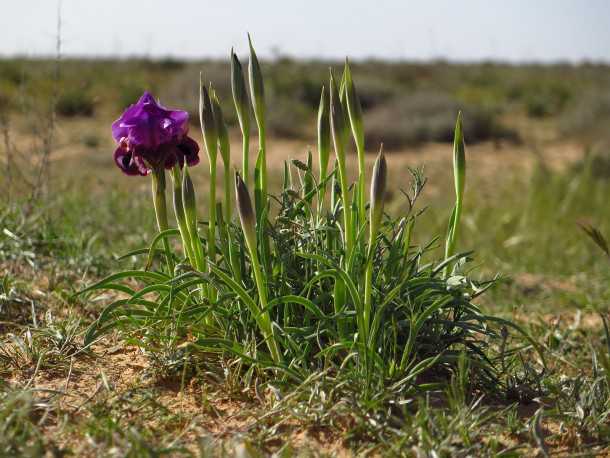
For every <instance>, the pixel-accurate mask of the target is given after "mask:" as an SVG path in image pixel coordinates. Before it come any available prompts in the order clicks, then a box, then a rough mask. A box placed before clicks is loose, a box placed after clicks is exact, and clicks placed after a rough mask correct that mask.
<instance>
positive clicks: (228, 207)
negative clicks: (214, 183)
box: [224, 164, 233, 226]
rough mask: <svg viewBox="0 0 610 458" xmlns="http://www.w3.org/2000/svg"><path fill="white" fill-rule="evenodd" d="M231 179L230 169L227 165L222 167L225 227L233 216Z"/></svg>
mask: <svg viewBox="0 0 610 458" xmlns="http://www.w3.org/2000/svg"><path fill="white" fill-rule="evenodd" d="M232 184H233V182H232V178H231V167H230V166H229V164H225V165H224V188H225V199H224V200H225V223H226V224H227V226H228V225H229V223H230V222H231V216H232V214H233V205H232V200H231V186H232Z"/></svg>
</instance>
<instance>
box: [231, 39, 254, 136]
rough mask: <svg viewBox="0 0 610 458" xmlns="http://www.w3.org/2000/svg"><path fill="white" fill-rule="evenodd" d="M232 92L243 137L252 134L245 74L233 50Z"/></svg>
mask: <svg viewBox="0 0 610 458" xmlns="http://www.w3.org/2000/svg"><path fill="white" fill-rule="evenodd" d="M231 91H232V92H233V103H234V104H235V111H237V119H238V121H239V127H240V128H241V132H242V134H243V135H248V134H249V133H250V106H249V104H248V91H246V83H245V80H244V72H243V69H242V66H241V63H240V62H239V59H238V58H237V55H236V54H235V53H234V52H233V49H231Z"/></svg>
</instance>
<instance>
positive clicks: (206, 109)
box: [199, 75, 218, 161]
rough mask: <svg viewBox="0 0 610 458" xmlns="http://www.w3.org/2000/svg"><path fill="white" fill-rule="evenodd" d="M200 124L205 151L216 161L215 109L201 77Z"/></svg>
mask: <svg viewBox="0 0 610 458" xmlns="http://www.w3.org/2000/svg"><path fill="white" fill-rule="evenodd" d="M199 122H200V123H201V132H202V133H203V141H204V143H205V149H206V150H207V152H208V157H209V158H210V161H215V160H216V154H217V152H218V148H217V143H218V132H217V130H216V121H215V120H214V109H213V107H212V101H211V99H210V93H209V92H208V89H207V88H206V87H205V85H204V84H203V81H201V75H200V91H199Z"/></svg>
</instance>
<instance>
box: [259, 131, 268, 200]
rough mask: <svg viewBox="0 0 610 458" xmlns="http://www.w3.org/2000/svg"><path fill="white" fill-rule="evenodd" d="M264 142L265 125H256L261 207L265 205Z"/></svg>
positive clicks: (265, 164)
mask: <svg viewBox="0 0 610 458" xmlns="http://www.w3.org/2000/svg"><path fill="white" fill-rule="evenodd" d="M266 143H267V142H266V140H265V125H264V124H263V123H260V124H259V125H258V147H259V151H260V155H261V172H260V173H261V191H262V192H261V193H262V201H263V205H266V204H267V152H266V151H267V150H266V146H267V145H266Z"/></svg>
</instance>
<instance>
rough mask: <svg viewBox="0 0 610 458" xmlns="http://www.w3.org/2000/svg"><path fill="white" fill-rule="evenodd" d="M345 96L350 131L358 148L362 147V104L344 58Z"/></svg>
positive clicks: (361, 148)
mask: <svg viewBox="0 0 610 458" xmlns="http://www.w3.org/2000/svg"><path fill="white" fill-rule="evenodd" d="M343 74H344V76H345V98H346V102H347V111H348V114H349V120H350V124H351V126H352V133H353V135H354V140H355V141H356V145H357V147H358V150H363V149H364V128H363V123H362V106H361V105H360V99H359V97H358V93H357V92H356V86H355V85H354V81H353V80H352V73H351V71H350V68H349V62H348V61H347V59H345V71H344V73H343Z"/></svg>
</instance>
